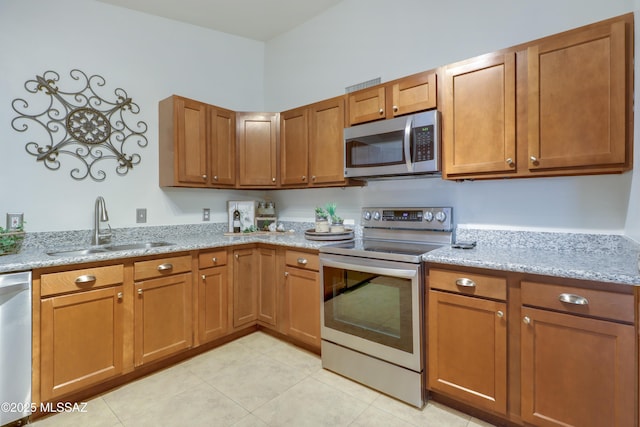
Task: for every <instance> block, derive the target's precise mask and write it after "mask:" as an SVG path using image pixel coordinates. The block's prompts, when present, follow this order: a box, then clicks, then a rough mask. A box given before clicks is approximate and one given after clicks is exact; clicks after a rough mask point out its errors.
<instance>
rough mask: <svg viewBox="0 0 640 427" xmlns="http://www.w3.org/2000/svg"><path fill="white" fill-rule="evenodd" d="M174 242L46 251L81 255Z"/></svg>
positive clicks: (62, 254) (164, 243) (143, 247)
mask: <svg viewBox="0 0 640 427" xmlns="http://www.w3.org/2000/svg"><path fill="white" fill-rule="evenodd" d="M173 244H174V243H169V242H143V243H125V244H121V245H110V246H103V247H96V248H83V249H68V250H67V249H64V250H59V251H56V250H53V251H50V252H47V255H49V256H83V255H92V254H104V253H108V252H118V251H132V250H136V249H151V248H159V247H163V246H171V245H173Z"/></svg>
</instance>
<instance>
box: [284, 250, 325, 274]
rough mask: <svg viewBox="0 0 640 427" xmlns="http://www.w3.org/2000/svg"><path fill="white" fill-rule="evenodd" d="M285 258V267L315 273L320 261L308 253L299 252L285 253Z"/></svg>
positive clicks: (316, 256) (314, 255)
mask: <svg viewBox="0 0 640 427" xmlns="http://www.w3.org/2000/svg"><path fill="white" fill-rule="evenodd" d="M285 258H286V262H287V265H290V266H292V267H298V268H303V269H305V270H315V271H318V270H319V269H320V259H319V258H318V255H316V254H310V253H309V252H300V251H287V254H286V256H285Z"/></svg>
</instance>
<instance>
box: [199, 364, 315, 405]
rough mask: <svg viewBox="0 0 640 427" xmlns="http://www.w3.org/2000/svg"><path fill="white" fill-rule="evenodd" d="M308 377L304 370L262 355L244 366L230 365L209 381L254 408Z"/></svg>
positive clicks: (223, 391) (230, 396)
mask: <svg viewBox="0 0 640 427" xmlns="http://www.w3.org/2000/svg"><path fill="white" fill-rule="evenodd" d="M305 377H306V373H305V372H304V370H300V369H296V368H293V367H291V366H288V365H285V364H284V363H280V362H278V361H276V360H274V359H271V358H269V357H267V356H259V357H257V358H254V359H251V360H248V361H247V362H245V363H243V364H242V365H231V366H228V367H227V368H225V369H224V370H221V371H219V372H218V373H217V374H215V375H213V376H212V377H211V378H210V379H208V380H207V382H208V383H209V384H211V385H212V386H213V387H215V388H216V389H217V390H219V391H220V392H221V393H223V394H224V395H225V396H228V397H229V398H231V399H233V400H234V401H236V402H238V403H239V404H240V405H241V406H242V407H243V408H245V409H247V410H249V411H253V410H254V409H255V408H257V407H259V406H261V405H263V404H264V403H266V402H268V401H270V400H271V399H274V398H275V397H277V396H278V395H279V394H281V393H282V392H284V391H285V390H287V389H289V388H290V387H292V386H293V385H295V384H296V383H298V382H300V381H302V380H303V379H304V378H305Z"/></svg>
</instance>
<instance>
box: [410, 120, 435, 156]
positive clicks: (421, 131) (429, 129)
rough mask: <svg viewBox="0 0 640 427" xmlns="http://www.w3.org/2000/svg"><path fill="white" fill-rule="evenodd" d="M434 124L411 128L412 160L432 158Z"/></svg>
mask: <svg viewBox="0 0 640 427" xmlns="http://www.w3.org/2000/svg"><path fill="white" fill-rule="evenodd" d="M433 128H434V126H433V125H428V126H420V127H414V128H413V161H414V162H425V161H427V160H433V156H434V153H433V151H434V150H433V147H434V140H435V138H434V129H433Z"/></svg>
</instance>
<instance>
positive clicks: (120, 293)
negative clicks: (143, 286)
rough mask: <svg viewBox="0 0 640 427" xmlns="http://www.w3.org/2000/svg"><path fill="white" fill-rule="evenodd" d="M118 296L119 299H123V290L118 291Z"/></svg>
mask: <svg viewBox="0 0 640 427" xmlns="http://www.w3.org/2000/svg"><path fill="white" fill-rule="evenodd" d="M117 296H118V299H119V300H122V297H123V296H124V295H123V294H122V292H118V295H117Z"/></svg>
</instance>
